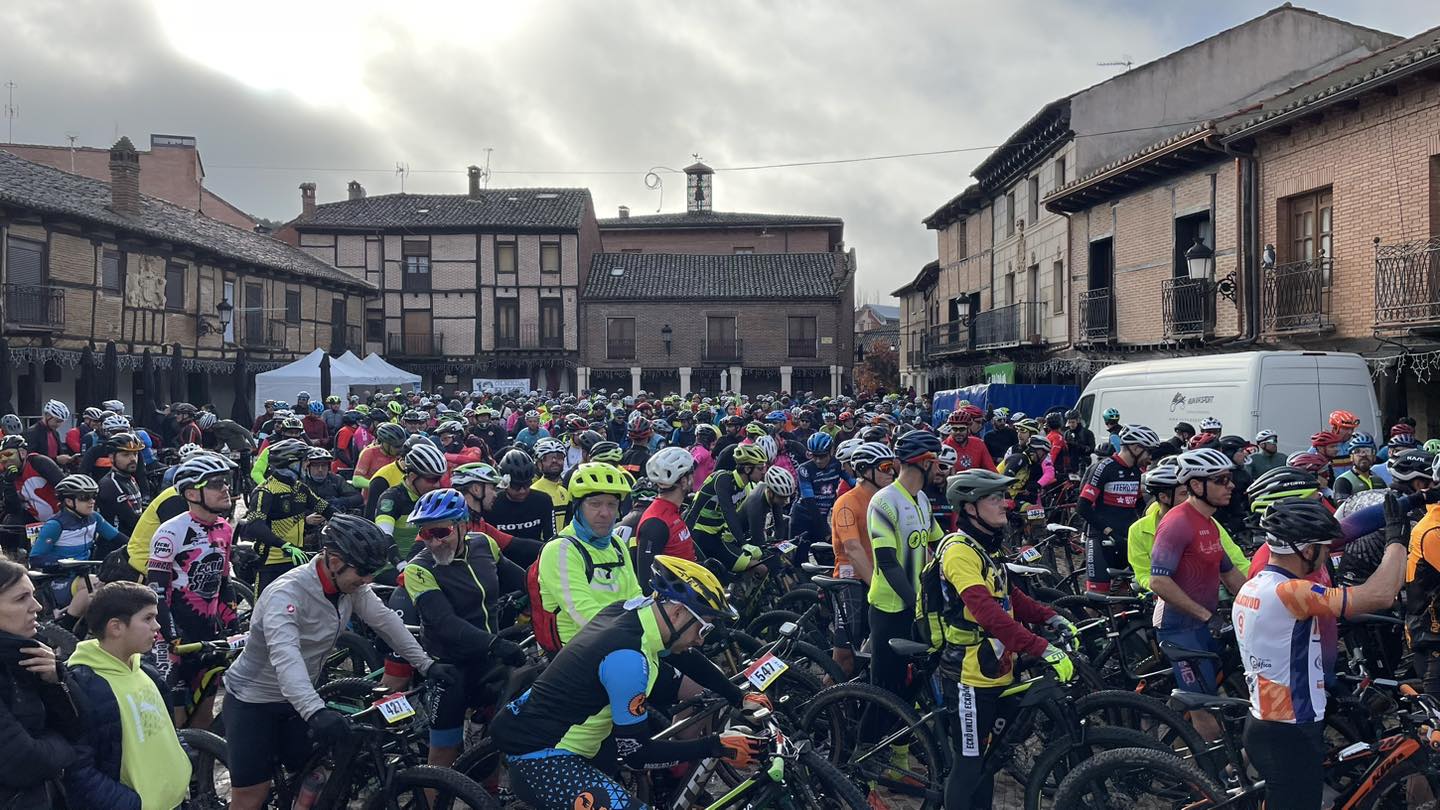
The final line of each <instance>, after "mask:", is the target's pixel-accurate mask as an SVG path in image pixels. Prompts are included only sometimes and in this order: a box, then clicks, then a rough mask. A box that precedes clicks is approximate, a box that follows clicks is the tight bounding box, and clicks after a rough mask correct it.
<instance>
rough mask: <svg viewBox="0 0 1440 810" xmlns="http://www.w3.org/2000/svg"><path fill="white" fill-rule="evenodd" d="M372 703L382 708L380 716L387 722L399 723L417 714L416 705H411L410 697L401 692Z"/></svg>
mask: <svg viewBox="0 0 1440 810" xmlns="http://www.w3.org/2000/svg"><path fill="white" fill-rule="evenodd" d="M371 705H373V706H374V707H375V708H377V709H379V710H380V716H381V717H384V718H385V722H387V723H398V722H400V721H401V720H404V719H405V718H407V717H414V716H415V707H414V706H411V705H410V699H409V698H407V697H405V696H404V695H402V694H399V693H396V694H393V695H387V696H386V697H383V698H381V699H379V700H377V701H375V702H374V703H373V704H371Z"/></svg>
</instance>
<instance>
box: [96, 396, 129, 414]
mask: <svg viewBox="0 0 1440 810" xmlns="http://www.w3.org/2000/svg"><path fill="white" fill-rule="evenodd" d="M100 407H102V408H104V409H105V410H107V411H114V412H115V413H125V403H123V402H121V401H120V400H118V399H107V400H105V401H104V402H102V403H100Z"/></svg>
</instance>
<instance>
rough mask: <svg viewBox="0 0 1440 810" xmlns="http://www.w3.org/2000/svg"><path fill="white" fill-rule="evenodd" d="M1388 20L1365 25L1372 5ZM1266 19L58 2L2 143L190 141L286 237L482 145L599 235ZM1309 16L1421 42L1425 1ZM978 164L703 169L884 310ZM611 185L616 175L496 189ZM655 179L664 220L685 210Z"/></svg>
mask: <svg viewBox="0 0 1440 810" xmlns="http://www.w3.org/2000/svg"><path fill="white" fill-rule="evenodd" d="M1377 5H1378V6H1381V7H1380V8H1374V7H1373V6H1377ZM1264 10H1265V8H1264V7H1263V6H1259V5H1255V4H1251V3H1240V2H1221V3H1220V4H1219V5H1218V8H1217V6H1216V5H1215V4H1211V5H1209V6H1206V7H1204V9H1203V13H1202V12H1201V11H1200V10H1199V9H1198V8H1196V7H1193V6H1190V5H1186V4H1151V3H1139V2H1138V1H1137V0H1132V1H1131V2H1113V3H1106V4H1097V3H1084V2H1078V0H1072V1H1071V2H1062V1H1061V0H1032V1H1031V2H1023V3H1005V4H1000V3H979V2H965V3H958V2H947V1H946V0H914V2H900V3H878V2H868V1H867V0H825V1H822V0H801V1H797V2H785V3H779V2H762V1H761V0H728V1H727V2H723V3H714V2H712V3H682V2H668V3H656V2H624V1H621V0H616V1H615V2H600V1H596V2H578V0H577V1H575V2H560V1H559V0H532V1H531V2H525V3H516V2H514V0H509V2H500V3H491V2H484V3H482V2H466V3H453V4H452V3H438V2H436V3H431V2H424V3H411V4H399V5H397V4H391V3H383V4H382V3H375V2H351V3H338V2H335V3H328V2H327V3H320V2H314V3H312V2H306V3H294V2H293V0H292V2H283V3H282V2H278V1H277V0H269V1H268V2H264V1H257V2H251V3H248V4H245V5H243V6H234V5H228V4H224V5H222V4H205V3H181V2H176V1H175V0H156V2H155V3H154V4H149V5H147V4H140V3H137V2H129V3H121V2H108V1H107V0H64V2H60V1H59V0H54V1H52V2H31V3H25V4H11V5H9V6H7V7H0V29H3V30H6V31H7V34H8V36H7V39H8V40H9V41H8V43H7V48H6V53H5V55H4V57H3V61H0V82H3V81H6V80H13V81H15V82H16V84H17V85H18V87H17V102H18V105H19V106H20V109H21V114H20V117H19V118H18V119H17V120H16V122H15V136H16V140H20V141H29V142H40V143H64V137H65V134H66V133H67V132H69V133H74V134H76V135H78V139H79V142H80V143H82V144H90V145H104V144H108V143H109V142H110V141H111V140H113V137H114V135H115V133H116V132H117V131H118V132H119V133H121V134H129V135H130V136H131V137H132V138H133V139H135V140H136V142H137V143H140V142H142V141H143V139H144V136H145V135H146V134H148V133H150V132H167V133H180V134H192V135H195V136H197V137H198V138H199V142H200V146H201V150H202V153H203V155H204V159H205V162H206V169H207V173H208V176H207V184H208V185H209V186H210V187H211V188H212V189H214V190H215V191H217V192H218V193H220V194H221V195H222V196H224V197H226V198H227V199H229V200H230V201H232V202H234V203H235V204H237V205H239V206H240V207H242V208H244V209H245V210H248V211H250V212H252V213H254V214H257V215H260V216H266V217H270V218H289V217H290V216H293V215H294V214H295V213H296V211H297V209H298V207H299V200H298V192H297V191H296V186H297V185H298V184H299V183H300V182H302V181H305V180H314V181H317V182H318V183H319V186H320V188H319V195H320V198H321V199H322V200H325V199H338V198H340V197H342V196H343V194H344V187H345V183H346V181H348V180H350V179H358V180H360V181H361V182H362V183H364V184H365V186H366V188H367V189H368V190H369V191H370V192H371V193H386V192H391V191H398V190H399V186H400V179H399V178H398V177H397V176H396V175H395V173H394V169H393V167H394V165H395V164H396V163H397V162H402V163H406V164H408V165H409V167H410V169H411V172H410V174H409V176H408V177H407V178H406V179H405V188H406V189H407V190H410V191H460V190H462V189H463V187H464V183H465V180H464V167H465V166H466V165H469V164H471V163H479V164H483V163H484V162H485V159H486V153H485V149H486V148H487V147H490V148H493V150H494V151H493V153H492V155H491V160H492V166H493V168H495V169H496V170H497V174H496V175H495V178H494V180H493V181H492V185H561V186H586V187H589V188H590V189H591V190H592V192H593V193H594V196H595V202H596V206H597V208H598V210H599V212H600V214H601V215H602V216H605V215H609V214H610V213H611V212H613V211H614V210H615V208H616V206H617V205H620V204H628V205H630V206H631V207H632V208H633V209H634V210H635V211H636V212H637V213H641V212H648V211H652V210H654V209H655V207H656V206H657V205H658V204H659V203H660V195H659V193H657V192H656V191H652V190H649V189H647V188H646V187H645V184H644V175H645V172H646V171H647V170H649V169H650V168H651V167H654V166H669V167H672V168H680V167H682V166H684V165H686V164H687V163H689V162H690V160H691V158H690V154H691V153H692V152H693V153H699V154H701V155H702V156H703V157H704V158H705V160H706V161H707V162H708V163H710V164H711V165H712V166H715V167H716V168H718V169H724V168H727V167H736V166H745V165H754V164H768V163H783V162H794V161H808V160H825V159H834V158H845V157H858V156H864V155H877V154H893V153H903V152H914V151H926V150H936V149H948V148H956V147H963V146H986V145H993V144H996V143H999V142H1001V141H1003V140H1004V139H1005V138H1006V137H1007V136H1008V135H1009V134H1010V133H1011V132H1012V131H1013V130H1014V128H1015V127H1016V126H1018V125H1019V124H1020V123H1022V122H1023V121H1025V120H1026V119H1028V118H1029V117H1030V116H1031V115H1032V114H1033V113H1034V112H1035V111H1036V110H1038V109H1039V108H1040V106H1041V105H1043V104H1044V103H1046V102H1048V101H1051V100H1053V99H1055V98H1058V97H1061V96H1063V95H1066V94H1067V93H1070V92H1073V91H1075V90H1078V89H1080V88H1083V87H1085V86H1087V85H1089V84H1092V83H1094V82H1096V81H1100V80H1103V79H1104V78H1106V77H1107V76H1109V75H1111V71H1112V70H1113V69H1110V68H1102V67H1098V66H1097V65H1096V64H1095V63H1096V62H1100V61H1111V60H1115V59H1119V58H1121V57H1122V56H1127V55H1128V56H1129V57H1130V58H1132V59H1134V60H1135V61H1136V62H1142V61H1146V60H1149V59H1153V58H1156V57H1158V56H1161V55H1163V54H1164V53H1166V52H1168V51H1170V50H1173V49H1175V48H1177V47H1181V46H1183V45H1185V44H1187V43H1189V42H1193V41H1195V40H1197V39H1200V38H1202V37H1204V36H1208V35H1209V34H1211V33H1214V32H1215V31H1218V30H1220V29H1222V28H1225V27H1228V26H1230V25H1234V24H1236V23H1239V22H1241V21H1243V20H1244V19H1247V18H1249V17H1251V16H1254V15H1256V14H1259V13H1262V12H1263V11H1264ZM1319 10H1322V11H1325V12H1326V13H1331V14H1335V15H1336V16H1341V17H1345V18H1348V19H1353V20H1356V21H1357V22H1361V23H1364V24H1370V25H1375V26H1376V27H1381V28H1386V29H1387V30H1394V31H1397V32H1398V33H1406V34H1409V33H1414V31H1415V30H1416V29H1417V28H1418V27H1419V26H1418V25H1417V24H1416V23H1414V22H1411V21H1412V20H1421V21H1422V22H1423V21H1424V19H1425V17H1424V15H1423V11H1424V10H1425V7H1424V5H1422V4H1421V3H1420V2H1412V1H1411V0H1406V2H1397V3H1394V4H1388V3H1387V4H1369V5H1361V4H1359V3H1340V2H1325V3H1321V4H1320V8H1319ZM984 155H985V152H984V151H977V152H967V153H962V154H957V155H946V156H938V157H924V158H912V159H906V160H893V161H875V162H866V163H853V164H844V165H836V166H811V167H799V168H786V169H774V170H765V171H721V172H720V173H719V174H718V175H717V177H716V181H715V182H716V205H717V207H718V208H722V209H726V210H747V211H770V212H785V213H814V214H828V215H836V216H841V217H843V218H844V219H845V221H846V240H847V242H848V243H849V244H850V245H851V246H853V247H855V248H856V249H857V252H858V254H859V258H860V268H861V269H860V277H859V291H858V295H859V297H861V298H862V299H867V300H868V299H878V298H880V297H882V296H884V295H886V294H888V292H889V291H890V290H892V289H894V288H895V287H898V286H899V285H900V284H901V283H903V282H904V281H906V280H908V279H909V278H910V277H912V276H913V275H914V274H915V272H916V271H917V270H918V269H919V268H920V266H921V265H923V264H924V263H925V262H927V261H929V260H930V259H932V258H933V257H934V255H935V239H934V234H933V233H932V232H930V231H927V230H925V228H924V226H923V225H921V224H920V219H921V218H922V217H924V216H925V215H927V214H929V213H930V212H931V211H932V210H934V209H935V208H936V207H938V206H939V205H940V204H941V203H943V202H944V201H945V200H947V199H949V198H950V197H952V196H954V194H956V193H957V192H958V191H959V190H960V189H962V188H963V187H964V186H965V185H967V184H968V183H969V182H970V178H969V172H970V170H971V169H972V168H973V167H974V165H975V164H976V163H978V162H979V160H981V159H982V158H983V157H984ZM517 170H530V171H594V170H605V171H619V172H622V173H619V174H599V173H596V174H538V173H537V174H511V173H508V172H514V171H517ZM681 188H682V183H681V181H680V178H679V177H678V176H673V175H667V182H666V185H665V190H664V206H665V208H666V209H667V210H676V209H678V208H679V207H680V204H681V194H680V189H681Z"/></svg>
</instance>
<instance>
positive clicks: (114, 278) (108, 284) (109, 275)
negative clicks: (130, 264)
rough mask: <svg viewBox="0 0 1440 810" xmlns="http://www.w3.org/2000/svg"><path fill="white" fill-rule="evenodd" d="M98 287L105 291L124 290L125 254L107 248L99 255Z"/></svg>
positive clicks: (116, 291) (119, 291)
mask: <svg viewBox="0 0 1440 810" xmlns="http://www.w3.org/2000/svg"><path fill="white" fill-rule="evenodd" d="M100 289H102V290H104V291H105V292H111V293H121V292H124V291H125V254H124V253H121V252H120V251H118V250H107V251H105V252H104V254H103V255H102V256H101V257H100Z"/></svg>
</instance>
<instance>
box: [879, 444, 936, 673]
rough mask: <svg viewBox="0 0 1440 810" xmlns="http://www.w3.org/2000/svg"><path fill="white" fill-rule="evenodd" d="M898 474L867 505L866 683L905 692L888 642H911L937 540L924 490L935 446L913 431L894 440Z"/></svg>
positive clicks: (901, 664)
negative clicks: (929, 556) (925, 574)
mask: <svg viewBox="0 0 1440 810" xmlns="http://www.w3.org/2000/svg"><path fill="white" fill-rule="evenodd" d="M894 452H895V459H896V461H897V463H898V467H899V472H898V474H897V475H896V477H895V480H894V481H893V482H892V483H891V484H890V485H889V486H887V487H885V488H884V489H881V490H880V491H879V492H876V493H875V495H874V497H872V498H871V499H870V505H869V508H868V509H867V510H866V525H867V527H868V528H869V532H870V547H871V549H872V551H873V552H874V556H873V558H872V563H873V565H874V573H873V575H872V577H871V579H870V592H869V601H870V655H871V658H870V681H871V682H872V683H874V684H876V685H877V686H883V687H885V688H887V689H889V690H890V691H892V692H894V693H895V694H897V695H900V694H902V693H903V692H904V691H905V680H906V679H905V672H906V667H907V662H906V660H905V659H904V658H902V657H900V656H899V655H897V654H896V653H895V652H894V651H893V650H891V649H890V639H892V638H903V639H908V638H910V629H911V625H912V623H913V620H914V617H915V599H916V593H917V591H918V588H919V584H920V569H921V568H922V567H923V566H924V563H925V559H926V555H927V554H928V553H929V551H930V545H931V544H932V543H934V542H935V541H937V540H939V539H940V538H941V536H942V533H941V531H940V526H939V524H938V523H936V522H935V515H934V514H933V513H932V512H931V510H930V499H929V498H928V497H926V495H925V492H924V489H925V486H926V484H927V483H928V482H929V480H930V478H931V476H932V475H934V472H935V469H936V467H937V466H938V465H939V463H940V462H939V455H940V440H939V439H938V438H936V437H935V435H934V434H931V433H926V432H925V431H923V430H912V431H910V432H909V433H906V434H904V435H903V436H901V437H900V438H899V439H896V440H895V448H894Z"/></svg>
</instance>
